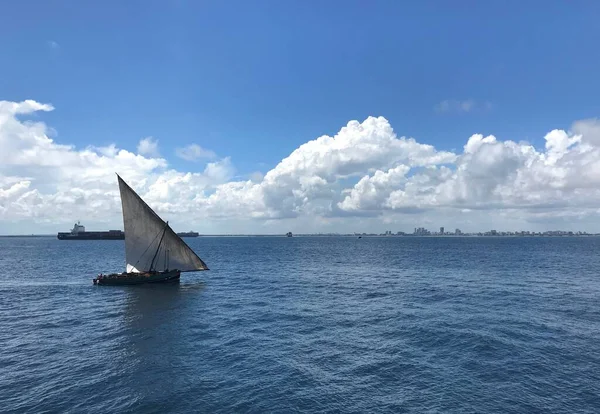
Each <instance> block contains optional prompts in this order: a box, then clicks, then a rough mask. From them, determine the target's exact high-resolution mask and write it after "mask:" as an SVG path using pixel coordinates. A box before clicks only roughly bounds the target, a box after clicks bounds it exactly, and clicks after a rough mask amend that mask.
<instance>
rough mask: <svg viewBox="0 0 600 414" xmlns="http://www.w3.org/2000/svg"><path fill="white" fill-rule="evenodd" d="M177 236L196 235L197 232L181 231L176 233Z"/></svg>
mask: <svg viewBox="0 0 600 414" xmlns="http://www.w3.org/2000/svg"><path fill="white" fill-rule="evenodd" d="M177 235H178V236H179V237H198V236H199V234H198V233H196V232H195V231H183V232H181V233H177Z"/></svg>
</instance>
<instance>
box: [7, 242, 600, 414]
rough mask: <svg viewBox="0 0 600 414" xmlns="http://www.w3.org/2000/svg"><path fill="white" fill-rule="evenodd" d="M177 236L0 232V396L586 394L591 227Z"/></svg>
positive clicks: (305, 404)
mask: <svg viewBox="0 0 600 414" xmlns="http://www.w3.org/2000/svg"><path fill="white" fill-rule="evenodd" d="M186 241H187V242H188V243H189V244H190V246H191V247H192V248H194V249H195V250H196V251H197V252H198V253H199V254H200V256H201V257H202V258H203V259H204V260H205V261H206V263H207V264H208V266H209V267H210V268H211V270H210V271H208V272H199V273H186V274H183V275H182V280H181V283H180V284H179V285H175V286H133V287H109V286H93V285H92V278H93V277H94V276H95V275H96V274H97V273H99V272H100V271H104V272H107V271H120V270H122V268H123V266H124V251H123V242H122V241H58V240H56V239H54V238H0V412H11V413H12V412H18V413H20V412H28V413H55V412H61V413H86V412H90V413H129V412H131V413H167V412H169V413H189V412H202V413H232V412H236V413H238V412H239V413H267V412H269V413H293V412H306V413H312V412H318V413H337V412H343V413H367V412H368V413H380V412H381V413H402V412H415V413H538V412H539V413H597V412H600V396H599V395H600V303H599V298H600V238H527V239H522V238H434V237H432V238H362V239H356V238H324V237H323V238H319V237H294V238H284V237H246V238H245V237H239V238H225V237H222V238H219V237H200V238H197V239H186Z"/></svg>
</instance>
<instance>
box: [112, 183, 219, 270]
mask: <svg viewBox="0 0 600 414" xmlns="http://www.w3.org/2000/svg"><path fill="white" fill-rule="evenodd" d="M117 177H118V178H119V190H120V192H121V205H122V207H123V225H124V227H125V259H126V261H127V272H133V273H140V272H147V271H149V270H157V271H163V270H166V269H171V270H180V271H182V272H193V271H198V270H208V267H207V266H206V264H205V263H204V262H203V261H202V259H200V258H199V257H198V255H197V254H196V253H194V251H193V250H192V249H190V247H189V246H188V245H187V244H186V243H185V242H184V241H183V240H182V239H181V237H179V236H178V235H177V234H176V233H175V232H174V231H173V230H172V229H171V227H169V225H168V223H165V222H164V221H163V220H162V219H161V218H160V217H159V216H158V214H156V213H155V212H154V211H153V210H152V209H151V208H150V206H148V204H146V203H145V202H144V200H142V199H141V197H140V196H139V195H137V194H136V192H135V191H133V190H132V189H131V187H129V185H127V183H126V182H125V181H123V179H122V178H121V177H119V176H118V175H117Z"/></svg>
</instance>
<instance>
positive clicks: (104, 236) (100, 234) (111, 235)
mask: <svg viewBox="0 0 600 414" xmlns="http://www.w3.org/2000/svg"><path fill="white" fill-rule="evenodd" d="M57 238H58V240H125V233H124V232H123V231H122V230H109V231H85V227H84V226H82V225H81V224H80V223H79V222H77V223H75V225H74V226H73V229H71V231H70V232H68V233H67V232H61V233H58V236H57Z"/></svg>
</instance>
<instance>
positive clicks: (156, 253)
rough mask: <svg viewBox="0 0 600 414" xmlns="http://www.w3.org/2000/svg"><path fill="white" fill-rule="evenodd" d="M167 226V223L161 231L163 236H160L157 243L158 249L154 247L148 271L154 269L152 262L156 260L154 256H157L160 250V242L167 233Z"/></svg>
mask: <svg viewBox="0 0 600 414" xmlns="http://www.w3.org/2000/svg"><path fill="white" fill-rule="evenodd" d="M168 226H169V222H168V221H167V224H165V228H164V230H163V234H162V236H160V241H159V242H158V247H156V252H155V253H154V257H153V258H152V261H151V262H150V270H152V269H154V261H155V260H156V256H157V255H158V251H159V250H160V245H161V244H162V241H163V239H164V238H165V233H166V232H167V227H168Z"/></svg>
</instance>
